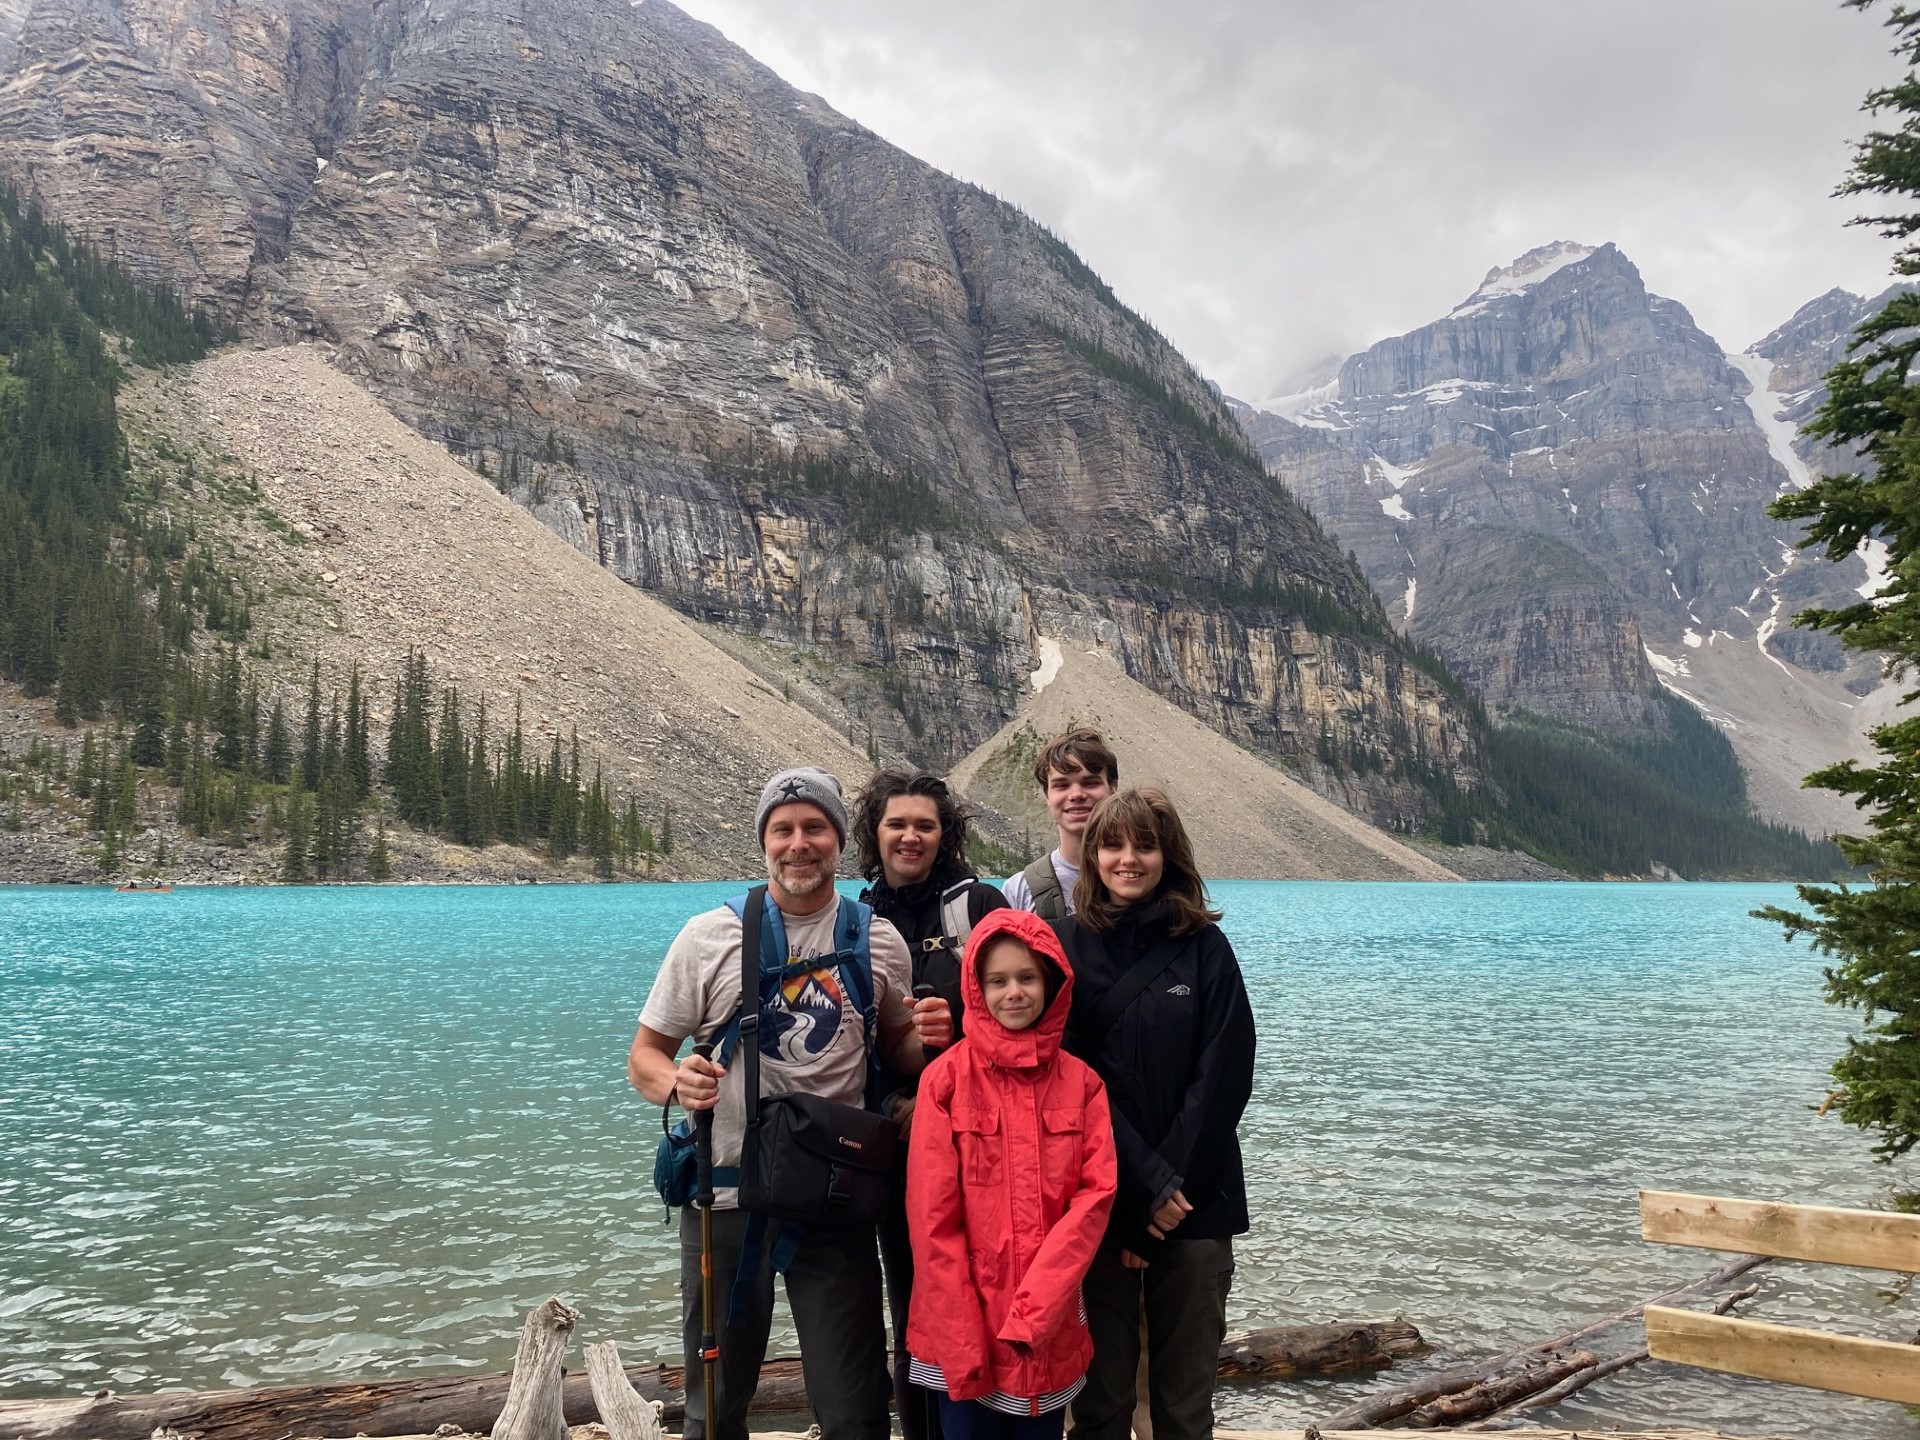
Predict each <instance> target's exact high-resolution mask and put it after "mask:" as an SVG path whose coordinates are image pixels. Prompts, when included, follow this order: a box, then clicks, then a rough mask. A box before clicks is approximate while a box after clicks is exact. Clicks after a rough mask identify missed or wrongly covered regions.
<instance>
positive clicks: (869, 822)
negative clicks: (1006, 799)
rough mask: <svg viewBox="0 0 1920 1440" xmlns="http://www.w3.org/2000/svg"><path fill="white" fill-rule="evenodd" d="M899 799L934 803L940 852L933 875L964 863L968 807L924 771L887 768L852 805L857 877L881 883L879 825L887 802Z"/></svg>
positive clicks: (883, 872) (945, 786)
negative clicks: (920, 797) (923, 799)
mask: <svg viewBox="0 0 1920 1440" xmlns="http://www.w3.org/2000/svg"><path fill="white" fill-rule="evenodd" d="M902 795H924V796H925V797H926V798H927V799H929V800H931V801H933V808H934V810H935V811H936V812H937V813H938V815H939V816H940V850H939V853H938V854H936V855H935V856H934V857H933V870H932V872H931V873H932V874H935V875H941V874H945V873H946V872H947V871H949V870H951V869H953V868H954V867H956V866H958V867H960V868H963V869H964V868H965V866H966V863H967V860H966V854H967V820H968V812H967V807H966V806H964V805H962V804H961V803H960V801H959V799H958V798H957V797H956V796H955V795H954V793H953V792H952V791H951V790H949V789H948V788H947V782H946V781H944V780H942V779H941V778H940V777H939V776H938V775H932V774H929V773H928V772H927V771H925V770H902V769H900V768H898V767H896V766H891V765H890V766H888V767H887V768H886V769H884V770H876V771H874V772H873V778H872V779H870V780H869V781H867V783H866V787H865V788H864V789H863V790H861V792H860V797H859V798H858V799H857V800H855V801H854V810H853V840H854V844H855V845H856V846H858V847H859V851H860V873H861V874H862V875H864V876H865V877H866V878H867V879H868V880H880V879H882V878H883V877H884V876H885V873H886V872H885V871H884V870H883V869H882V867H881V865H880V822H881V820H883V819H884V818H886V813H887V802H888V801H889V800H894V799H897V798H898V797H900V796H902Z"/></svg>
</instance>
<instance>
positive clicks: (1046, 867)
mask: <svg viewBox="0 0 1920 1440" xmlns="http://www.w3.org/2000/svg"><path fill="white" fill-rule="evenodd" d="M1020 873H1021V874H1022V875H1024V876H1026V877H1027V891H1028V893H1029V894H1031V895H1032V896H1033V913H1034V914H1036V915H1038V916H1039V917H1040V918H1041V919H1042V920H1064V919H1066V918H1067V897H1066V893H1065V892H1064V891H1063V890H1061V888H1060V877H1059V876H1058V875H1056V874H1055V873H1054V870H1053V852H1052V851H1051V850H1049V851H1048V852H1047V853H1046V854H1045V855H1042V856H1041V857H1040V858H1039V859H1038V860H1036V861H1034V862H1033V863H1032V864H1031V865H1029V866H1027V868H1026V869H1025V870H1022V871H1021V872H1020Z"/></svg>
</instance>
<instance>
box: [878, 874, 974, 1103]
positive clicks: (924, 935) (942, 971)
mask: <svg viewBox="0 0 1920 1440" xmlns="http://www.w3.org/2000/svg"><path fill="white" fill-rule="evenodd" d="M962 880H972V881H973V888H972V889H971V890H969V891H968V892H967V922H968V924H969V925H978V924H979V923H980V919H981V917H982V916H984V915H986V914H987V913H988V912H989V911H992V910H1004V909H1006V908H1007V898H1006V896H1004V895H1002V894H1001V893H1000V892H999V891H998V890H996V889H994V887H993V886H991V885H989V884H987V882H986V881H984V880H978V879H975V878H974V875H973V873H972V872H971V871H969V870H964V869H961V868H960V867H958V866H948V867H946V868H945V869H936V870H935V871H934V873H933V874H932V875H931V876H929V877H928V878H927V879H925V880H922V881H921V882H920V883H919V884H918V885H903V886H901V887H900V888H899V889H898V890H896V889H894V888H893V886H891V885H889V884H887V882H886V881H885V880H876V881H874V882H873V884H871V885H869V886H868V887H867V888H866V889H865V890H862V891H861V892H860V899H861V901H862V902H863V903H864V904H867V905H871V906H872V907H873V913H874V914H875V915H878V916H879V917H880V918H881V919H882V920H885V921H887V922H888V923H890V924H891V925H892V926H893V928H894V929H896V930H898V931H899V932H900V937H901V939H903V940H905V941H906V942H907V954H908V955H910V956H912V957H913V984H914V985H915V986H916V987H918V986H921V985H931V986H933V993H934V994H936V995H938V996H939V997H940V998H941V999H942V1000H944V1001H946V1002H947V1007H948V1008H949V1009H950V1010H952V1011H953V1038H954V1039H956V1040H958V1039H959V1038H960V1035H961V1022H962V1019H963V1015H962V1007H961V999H960V952H959V951H957V950H934V951H929V950H928V949H927V948H926V945H925V942H926V941H928V940H930V939H932V938H933V937H934V936H936V935H939V934H942V933H944V927H943V926H942V925H941V924H940V897H941V896H942V895H944V894H946V893H947V891H948V890H949V889H951V888H952V887H953V886H955V885H957V884H959V883H960V882H961V881H962ZM895 1083H896V1085H897V1086H898V1087H899V1088H903V1089H904V1090H905V1091H906V1092H907V1093H909V1094H911V1093H912V1092H913V1090H914V1088H915V1087H914V1086H912V1085H910V1084H907V1085H900V1083H899V1080H898V1077H895Z"/></svg>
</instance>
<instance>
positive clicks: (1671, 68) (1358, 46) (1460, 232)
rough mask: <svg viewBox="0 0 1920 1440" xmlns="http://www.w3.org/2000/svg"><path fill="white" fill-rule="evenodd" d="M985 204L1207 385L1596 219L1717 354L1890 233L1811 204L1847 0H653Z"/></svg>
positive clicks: (1235, 379)
mask: <svg viewBox="0 0 1920 1440" xmlns="http://www.w3.org/2000/svg"><path fill="white" fill-rule="evenodd" d="M679 3H681V5H682V8H684V9H686V10H688V11H689V12H690V13H692V14H694V15H696V16H698V17H700V18H701V19H704V20H707V21H710V22H711V23H713V24H715V25H717V26H719V27H720V29H722V30H723V31H725V32H726V34H727V35H728V36H729V37H730V38H732V39H733V40H735V41H737V42H738V43H739V44H741V45H742V46H744V47H745V48H746V49H748V50H749V51H751V52H752V53H754V54H755V55H756V56H757V57H758V58H760V59H761V60H763V61H765V62H766V63H767V64H769V65H771V66H772V67H773V68H774V69H776V70H778V71H779V72H780V73H781V74H782V75H783V76H785V77H786V78H787V79H788V80H789V81H791V82H793V83H794V84H796V85H798V86H800V87H802V88H803V89H807V90H812V91H815V92H817V93H819V94H820V95H821V96H823V97H824V98H825V99H826V100H827V101H828V102H829V103H831V104H832V105H834V106H835V107H836V108H837V109H839V110H841V111H842V112H844V113H846V114H848V115H850V116H852V117H853V118H854V119H856V120H859V121H860V122H861V123H863V124H865V125H867V126H869V127H870V128H872V129H873V130H875V131H877V132H879V133H880V134H882V135H884V136H886V137H887V138H888V139H890V140H892V141H893V142H895V143H896V144H898V145H900V146H902V147H903V148H904V149H906V150H909V151H911V152H912V153H914V154H916V155H918V156H920V157H921V158H922V159H925V160H927V161H929V162H931V163H932V164H935V165H938V166H939V167H941V168H942V169H944V170H949V171H951V172H953V173H954V174H956V175H959V176H961V177H962V178H964V179H967V180H971V181H974V182H975V183H977V184H980V185H983V186H985V187H987V188H988V189H990V190H993V191H994V192H995V193H997V194H999V195H1001V196H1003V197H1004V198H1006V199H1008V200H1011V201H1013V202H1014V203H1016V204H1018V205H1020V206H1021V207H1022V208H1024V209H1025V210H1027V211H1028V212H1029V213H1031V214H1032V215H1034V216H1035V217H1036V218H1038V219H1039V220H1041V221H1042V222H1044V223H1045V224H1047V225H1049V226H1050V227H1052V228H1053V229H1054V230H1055V231H1057V232H1058V233H1060V234H1061V235H1062V236H1063V237H1064V238H1065V239H1066V240H1068V241H1069V242H1070V243H1071V244H1072V245H1073V246H1074V247H1075V248H1076V249H1077V250H1079V251H1080V253H1081V255H1082V256H1084V257H1085V258H1086V260H1087V261H1088V263H1089V264H1091V265H1092V266H1093V267H1094V268H1095V269H1096V270H1098V271H1099V272H1100V273H1101V274H1102V275H1103V276H1104V277H1105V278H1106V279H1107V280H1108V282H1109V283H1111V284H1112V285H1113V287H1114V289H1115V290H1117V291H1118V292H1119V294H1120V295H1121V296H1122V298H1124V299H1125V300H1126V301H1127V302H1128V303H1129V304H1131V305H1133V306H1134V307H1135V308H1136V309H1138V310H1140V311H1141V312H1142V313H1143V314H1145V315H1146V316H1147V317H1148V318H1149V319H1151V320H1152V321H1153V322H1154V323H1155V324H1157V325H1158V326H1159V327H1160V328H1161V329H1162V330H1163V331H1164V332H1165V333H1166V334H1167V335H1169V336H1170V337H1171V338H1172V339H1173V340H1174V342H1175V343H1176V344H1178V345H1179V346H1180V347H1181V348H1182V349H1183V350H1185V351H1186V353H1187V354H1188V355H1189V356H1190V357H1191V358H1192V359H1193V360H1194V362H1195V363H1196V364H1197V365H1199V366H1200V368H1201V369H1202V370H1203V371H1204V372H1205V373H1207V374H1208V375H1210V376H1212V377H1213V378H1215V379H1217V380H1219V381H1220V382H1221V383H1222V384H1224V385H1225V386H1226V387H1227V388H1228V389H1229V390H1231V391H1233V392H1235V393H1237V394H1241V395H1245V396H1249V397H1253V398H1259V397H1263V396H1265V395H1267V394H1269V393H1272V391H1273V390H1274V388H1275V386H1276V384H1277V383H1278V382H1279V381H1281V380H1283V379H1285V378H1286V377H1288V376H1289V375H1291V374H1293V373H1295V372H1297V371H1298V370H1300V369H1301V368H1302V367H1305V366H1308V365H1310V364H1312V363H1313V362H1315V361H1317V360H1318V359H1320V358H1321V357H1323V356H1326V355H1329V354H1333V353H1342V354H1344V353H1346V352H1349V351H1352V350H1355V349H1358V348H1360V347H1362V346H1364V345H1366V344H1368V343H1370V342H1372V341H1373V340H1375V339H1378V338H1380V337H1382V336H1385V335H1390V334H1396V333H1399V332H1401V331H1404V330H1407V329H1410V328H1412V327H1414V326H1416V325H1420V324H1423V323H1425V322H1426V321H1428V320H1430V319H1433V318H1434V317H1435V316H1437V315H1440V314H1442V313H1444V312H1445V311H1446V310H1448V309H1449V308H1451V307H1452V306H1453V305H1454V304H1455V303H1457V302H1458V301H1459V300H1460V299H1462V298H1463V297H1464V296H1465V295H1466V294H1467V293H1468V292H1469V291H1471V290H1472V289H1473V288H1474V286H1475V285H1476V284H1478V283H1479V280H1480V277H1481V276H1482V275H1483V274H1485V272H1486V271H1487V270H1488V269H1489V268H1490V267H1492V266H1494V265H1497V264H1503V263H1505V262H1506V261H1508V260H1510V259H1512V258H1513V257H1514V256H1515V255H1517V254H1519V253H1520V252H1522V251H1524V250H1527V249H1530V248H1532V247H1533V246H1535V245H1538V244H1542V243H1544V242H1546V241H1549V240H1556V239H1574V240H1582V241H1585V242H1587V243H1589V244H1599V243H1601V242H1603V241H1607V240H1612V241H1614V242H1616V243H1617V244H1618V245H1619V246H1620V247H1621V249H1622V250H1624V251H1625V252H1626V253H1627V255H1628V256H1629V257H1631V258H1632V259H1633V260H1634V261H1635V263H1636V264H1638V265H1639V267H1640V269H1641V271H1642V273H1643V274H1644V275H1645V277H1646V279H1647V283H1648V284H1649V286H1650V287H1651V288H1653V289H1654V290H1656V291H1658V292H1659V293H1661V294H1665V295H1668V296H1671V297H1672V298H1674V299H1676V300H1679V301H1681V302H1682V303H1683V304H1685V305H1687V306H1688V307H1689V308H1690V309H1691V310H1692V311H1693V312H1694V315H1695V317H1696V318H1697V319H1698V320H1699V321H1700V323H1701V324H1702V325H1703V326H1704V327H1705V328H1706V329H1707V330H1708V331H1709V332H1711V333H1713V334H1714V335H1715V336H1716V337H1717V338H1718V339H1720V341H1721V342H1722V343H1723V344H1726V345H1727V346H1728V347H1729V348H1735V349H1737V348H1741V347H1744V346H1746V345H1748V344H1750V343H1752V342H1753V341H1754V340H1756V339H1758V338H1759V337H1760V336H1761V335H1762V334H1764V333H1765V332H1766V331H1767V330H1769V329H1771V328H1772V327H1773V326H1774V325H1776V324H1778V323H1779V322H1780V321H1782V320H1784V319H1785V318H1786V317H1787V316H1788V315H1789V314H1790V313H1791V312H1792V311H1793V310H1794V309H1796V308H1797V307H1798V306H1799V305H1801V304H1802V303H1804V302H1805V301H1806V300H1809V299H1811V298H1812V297H1813V296H1815V295H1817V294H1819V293H1821V292H1822V291H1824V290H1827V289H1829V288H1830V287H1832V286H1834V285H1844V286H1846V287H1847V288H1849V289H1854V290H1860V291H1866V292H1872V291H1877V290H1879V289H1881V288H1883V287H1884V286H1885V285H1886V284H1887V283H1889V280H1890V275H1889V270H1888V256H1889V254H1890V253H1891V247H1890V245H1889V244H1888V243H1887V242H1885V241H1882V240H1880V239H1879V238H1878V237H1877V236H1875V235H1873V234H1872V233H1871V232H1870V231H1867V230H1862V229H1858V228H1854V229H1848V228H1846V227H1845V222H1846V221H1847V220H1848V219H1849V218H1850V217H1851V216H1852V215H1854V214H1856V213H1858V212H1859V210H1860V209H1861V208H1862V207H1861V205H1860V204H1859V203H1858V202H1855V201H1840V200H1834V199H1832V198H1830V192H1831V191H1832V189H1833V187H1834V186H1835V184H1837V183H1838V181H1839V179H1840V177H1841V175H1842V173H1843V171H1844V169H1845V166H1846V162H1847V158H1848V142H1849V141H1851V140H1852V139H1854V138H1856V137H1857V136H1858V135H1859V134H1861V133H1862V132H1863V131H1864V129H1865V127H1866V124H1867V120H1866V117H1864V116H1863V115H1862V114H1861V113H1860V109H1859V107H1860V102H1861V99H1862V97H1863V95H1864V94H1865V92H1866V90H1867V89H1868V87H1869V86H1872V85H1876V84H1885V83H1888V82H1889V81H1891V80H1893V79H1895V78H1896V77H1897V75H1898V70H1897V67H1896V65H1895V63H1894V61H1893V59H1892V57H1891V56H1890V54H1889V53H1888V51H1887V47H1886V32H1885V31H1884V30H1883V29H1882V28H1881V25H1880V24H1879V19H1880V17H1879V16H1878V15H1877V14H1876V13H1875V12H1871V11H1870V12H1868V13H1867V14H1866V15H1865V16H1862V15H1861V14H1859V13H1857V12H1854V11H1851V10H1846V11H1843V10H1842V9H1841V8H1840V7H1839V6H1838V4H1837V3H1826V0H1599V3H1587V4H1574V3H1570V0H1343V3H1340V4H1335V5H1328V4H1326V3H1324V0H1212V3H1194V4H1189V5H1186V6H1169V5H1166V4H1164V3H1157V0H972V3H969V4H967V5H951V4H926V3H920V4H913V3H901V0H679Z"/></svg>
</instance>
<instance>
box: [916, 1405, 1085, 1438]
mask: <svg viewBox="0 0 1920 1440" xmlns="http://www.w3.org/2000/svg"><path fill="white" fill-rule="evenodd" d="M939 1402H940V1423H941V1425H942V1427H944V1429H945V1430H946V1433H947V1436H948V1437H949V1440H1060V1432H1061V1431H1062V1429H1064V1428H1065V1426H1066V1423H1067V1407H1066V1406H1064V1405H1062V1406H1061V1407H1060V1408H1059V1409H1058V1410H1049V1411H1048V1412H1047V1413H1046V1414H1044V1415H1005V1414H1002V1413H1001V1412H1000V1411H998V1410H990V1409H988V1408H987V1407H986V1406H985V1405H982V1404H981V1403H980V1402H979V1401H978V1400H950V1399H948V1398H947V1397H946V1396H945V1395H942V1396H940V1397H939Z"/></svg>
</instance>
